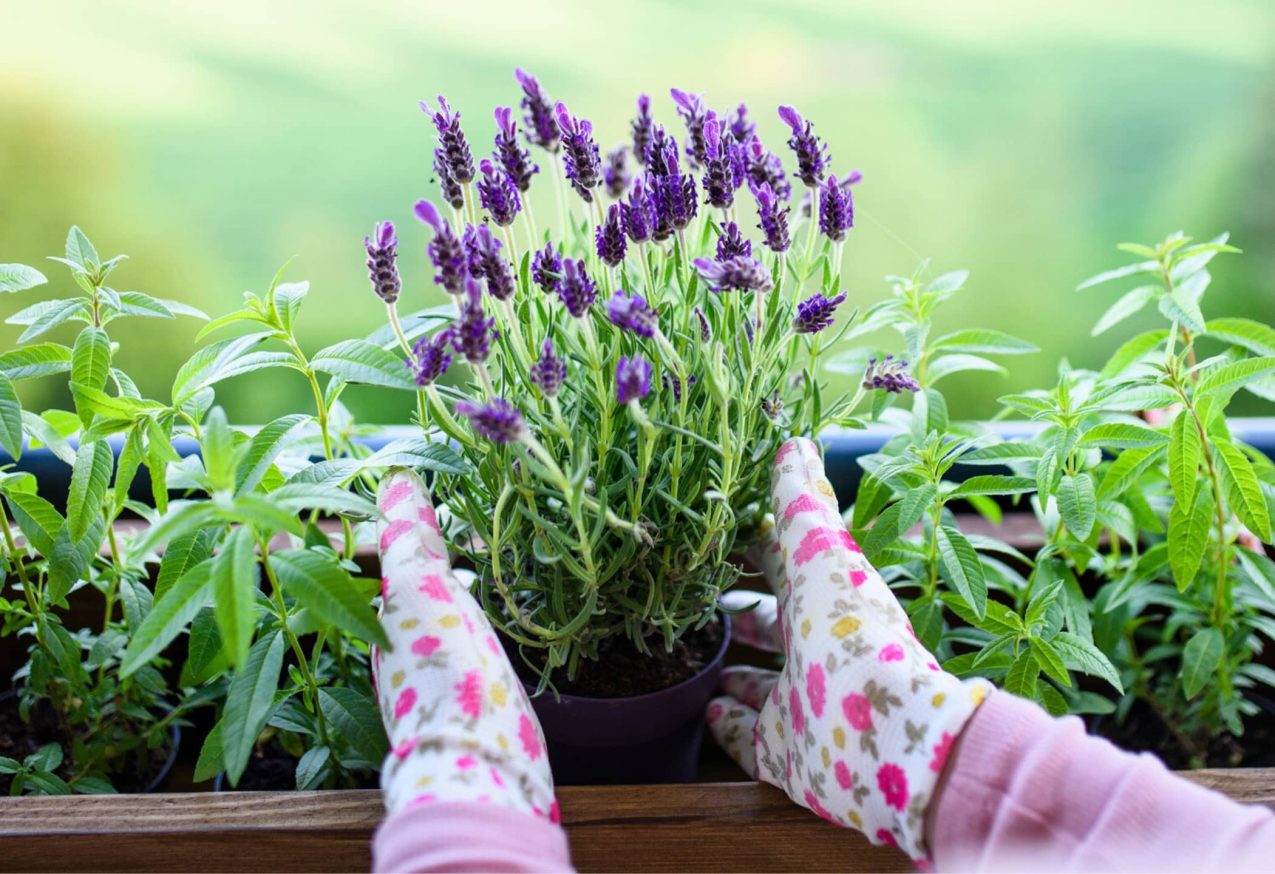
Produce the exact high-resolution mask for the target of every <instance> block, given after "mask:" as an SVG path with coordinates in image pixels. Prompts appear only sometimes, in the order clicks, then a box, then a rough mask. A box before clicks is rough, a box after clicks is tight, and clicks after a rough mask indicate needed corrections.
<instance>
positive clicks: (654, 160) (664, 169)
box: [646, 124, 677, 176]
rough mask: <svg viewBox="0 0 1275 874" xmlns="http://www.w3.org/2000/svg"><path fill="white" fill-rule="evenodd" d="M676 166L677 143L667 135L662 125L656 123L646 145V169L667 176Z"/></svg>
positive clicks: (657, 174)
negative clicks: (649, 140)
mask: <svg viewBox="0 0 1275 874" xmlns="http://www.w3.org/2000/svg"><path fill="white" fill-rule="evenodd" d="M676 167H677V143H676V142H675V141H674V139H673V138H672V137H671V136H669V134H668V131H666V130H665V129H664V125H662V124H657V125H656V126H655V127H654V128H653V129H652V130H651V142H650V143H649V144H648V145H647V147H646V169H647V170H648V171H649V172H650V173H652V174H654V175H656V176H667V175H668V174H669V173H672V172H675V168H676Z"/></svg>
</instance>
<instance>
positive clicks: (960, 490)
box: [947, 459, 1036, 500]
mask: <svg viewBox="0 0 1275 874" xmlns="http://www.w3.org/2000/svg"><path fill="white" fill-rule="evenodd" d="M963 460H964V459H962V461H963ZM1034 491H1036V480H1034V479H1032V478H1031V477H1026V476H1002V475H1000V474H985V475H981V476H972V477H970V478H969V479H967V480H965V481H964V482H962V483H961V484H960V485H959V486H957V487H956V488H955V489H953V490H952V491H951V492H949V493H948V495H947V497H948V499H949V500H951V499H952V498H964V497H969V496H970V495H1022V494H1026V493H1028V492H1034Z"/></svg>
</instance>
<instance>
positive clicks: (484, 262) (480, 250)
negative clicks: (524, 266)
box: [465, 224, 515, 300]
mask: <svg viewBox="0 0 1275 874" xmlns="http://www.w3.org/2000/svg"><path fill="white" fill-rule="evenodd" d="M465 250H466V253H467V254H468V256H469V272H470V273H472V274H473V275H474V276H475V277H476V278H478V279H485V280H487V293H488V294H490V295H491V296H492V297H494V298H496V300H509V298H511V297H513V294H514V287H515V282H514V274H513V265H512V264H510V263H509V259H508V258H506V257H505V256H504V255H502V254H501V252H500V250H501V243H500V240H498V239H496V237H495V235H493V234H492V232H491V228H489V227H487V225H486V224H481V225H478V226H476V227H475V226H474V225H469V226H468V227H467V228H465Z"/></svg>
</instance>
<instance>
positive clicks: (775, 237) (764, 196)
mask: <svg viewBox="0 0 1275 874" xmlns="http://www.w3.org/2000/svg"><path fill="white" fill-rule="evenodd" d="M753 198H754V199H755V200H756V201H757V219H758V222H757V227H759V228H761V232H762V233H763V234H765V235H766V248H768V249H770V251H772V252H787V251H788V247H789V246H791V245H792V238H791V237H790V236H789V234H788V206H787V205H786V204H784V203H782V202H781V201H780V200H779V198H778V197H776V196H775V192H774V190H773V189H772V188H771V187H770V186H769V185H767V184H766V183H762V184H761V185H756V186H754V187H753Z"/></svg>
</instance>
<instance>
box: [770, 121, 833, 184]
mask: <svg viewBox="0 0 1275 874" xmlns="http://www.w3.org/2000/svg"><path fill="white" fill-rule="evenodd" d="M779 117H780V118H781V119H783V121H784V123H785V124H786V125H788V127H789V128H791V129H792V136H791V137H789V139H788V148H790V149H792V150H793V152H794V153H795V154H796V156H797V175H798V176H799V177H800V178H801V181H802V182H804V183H806V187H807V188H815V187H817V186H818V185H819V183H820V182H822V181H823V176H824V173H826V172H827V170H828V147H827V146H826V145H825V144H824V143H822V142H820V140H819V137H817V136H815V134H814V125H812V124H811V123H810V122H808V121H806V120H805V119H804V118H802V117H801V113H799V112H797V110H795V109H793V108H792V107H791V106H781V107H779Z"/></svg>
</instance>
